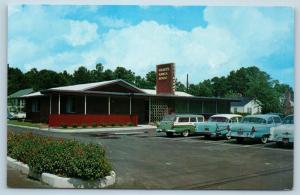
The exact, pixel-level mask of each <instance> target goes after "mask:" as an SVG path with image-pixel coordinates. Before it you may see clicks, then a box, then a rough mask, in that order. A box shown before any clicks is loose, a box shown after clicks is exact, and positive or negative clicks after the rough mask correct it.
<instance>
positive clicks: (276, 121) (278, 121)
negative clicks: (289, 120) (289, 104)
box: [273, 117, 281, 123]
mask: <svg viewBox="0 0 300 195" xmlns="http://www.w3.org/2000/svg"><path fill="white" fill-rule="evenodd" d="M273 119H274V122H275V123H281V119H280V118H279V117H273Z"/></svg>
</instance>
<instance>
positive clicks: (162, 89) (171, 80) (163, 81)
mask: <svg viewBox="0 0 300 195" xmlns="http://www.w3.org/2000/svg"><path fill="white" fill-rule="evenodd" d="M175 87H176V81H175V64H174V63H169V64H159V65H157V66H156V94H166V95H167V94H169V95H174V94H175Z"/></svg>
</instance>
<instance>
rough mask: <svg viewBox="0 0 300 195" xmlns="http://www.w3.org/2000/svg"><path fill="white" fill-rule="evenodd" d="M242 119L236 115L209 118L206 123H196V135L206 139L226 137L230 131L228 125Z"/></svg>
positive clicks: (217, 115) (220, 115)
mask: <svg viewBox="0 0 300 195" xmlns="http://www.w3.org/2000/svg"><path fill="white" fill-rule="evenodd" d="M241 119H242V116H241V115H238V114H216V115H213V116H211V117H210V118H209V119H208V121H207V122H204V123H196V133H197V134H200V135H204V136H205V137H206V138H209V137H226V138H227V139H230V136H227V133H228V131H229V129H230V125H231V124H233V123H238V122H240V121H241Z"/></svg>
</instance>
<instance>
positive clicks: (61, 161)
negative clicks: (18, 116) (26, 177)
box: [7, 132, 112, 180]
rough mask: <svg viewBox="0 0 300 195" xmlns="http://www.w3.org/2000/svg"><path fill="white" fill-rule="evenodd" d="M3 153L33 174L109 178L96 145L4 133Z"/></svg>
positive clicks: (107, 164)
mask: <svg viewBox="0 0 300 195" xmlns="http://www.w3.org/2000/svg"><path fill="white" fill-rule="evenodd" d="M7 153H8V156H10V157H11V158H14V159H17V160H18V161H21V162H23V163H25V164H28V166H29V167H30V169H31V170H32V171H33V172H35V173H39V174H41V173H44V172H47V173H52V174H56V175H59V176H63V177H76V178H81V179H85V180H95V179H98V178H103V177H105V176H107V175H109V172H110V171H111V170H112V166H111V164H110V163H109V162H108V160H107V158H106V157H105V150H104V149H103V148H102V147H100V146H98V145H96V144H83V143H80V142H78V141H75V140H64V139H56V138H52V137H42V136H36V135H33V134H32V133H25V134H16V133H12V132H9V133H8V143H7Z"/></svg>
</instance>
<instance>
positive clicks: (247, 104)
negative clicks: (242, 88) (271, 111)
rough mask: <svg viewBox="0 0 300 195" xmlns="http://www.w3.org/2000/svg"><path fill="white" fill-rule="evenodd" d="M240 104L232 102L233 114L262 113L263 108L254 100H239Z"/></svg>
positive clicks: (246, 98) (231, 109)
mask: <svg viewBox="0 0 300 195" xmlns="http://www.w3.org/2000/svg"><path fill="white" fill-rule="evenodd" d="M239 99H240V101H239V102H231V107H230V112H231V113H248V114H259V113H261V106H260V105H259V104H258V100H254V99H251V98H248V97H241V98H239Z"/></svg>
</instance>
